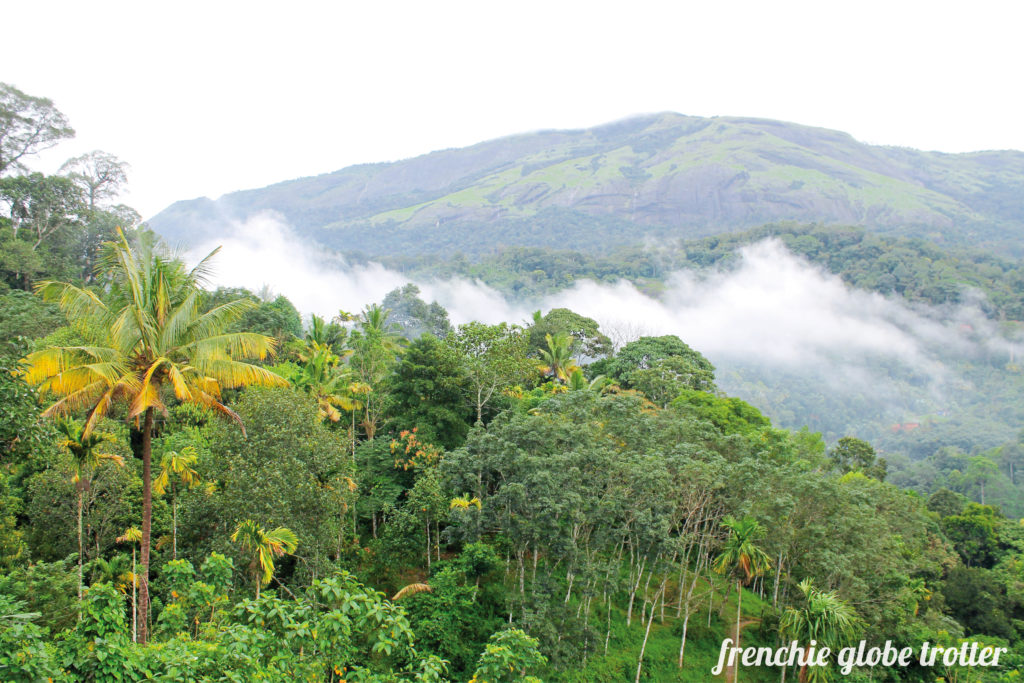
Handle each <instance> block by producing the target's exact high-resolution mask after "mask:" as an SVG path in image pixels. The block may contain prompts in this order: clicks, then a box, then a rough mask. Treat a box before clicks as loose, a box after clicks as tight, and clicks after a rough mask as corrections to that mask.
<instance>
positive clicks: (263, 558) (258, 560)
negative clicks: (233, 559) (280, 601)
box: [231, 519, 299, 600]
mask: <svg viewBox="0 0 1024 683" xmlns="http://www.w3.org/2000/svg"><path fill="white" fill-rule="evenodd" d="M231 540H232V542H234V543H238V544H239V545H241V546H242V550H245V551H248V552H250V553H252V560H250V562H249V574H250V575H252V578H253V580H254V581H255V582H256V599H257V600H259V599H260V587H261V586H265V585H267V584H268V583H270V579H272V578H273V577H274V558H275V557H282V556H283V555H291V554H292V553H294V552H295V549H296V548H297V547H298V546H299V539H298V538H296V537H295V533H294V532H293V531H292V530H291V529H288V528H286V527H283V526H280V527H278V528H276V529H274V530H273V531H265V530H264V529H263V527H261V526H259V525H258V524H256V522H254V521H252V520H251V519H247V520H245V521H244V522H242V523H241V524H239V525H238V528H237V529H235V533H233V534H231Z"/></svg>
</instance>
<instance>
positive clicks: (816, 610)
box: [779, 578, 859, 683]
mask: <svg viewBox="0 0 1024 683" xmlns="http://www.w3.org/2000/svg"><path fill="white" fill-rule="evenodd" d="M797 587H798V588H799V589H800V592H801V593H803V596H804V605H803V606H802V607H800V608H799V609H796V608H793V607H789V608H787V609H786V611H785V612H784V613H783V615H782V619H781V620H780V622H779V632H780V633H781V634H782V636H783V637H784V638H785V639H786V640H790V639H792V640H796V641H797V642H798V643H803V644H804V645H805V646H806V645H808V644H810V642H811V641H812V640H815V641H817V642H818V647H819V648H823V647H827V648H830V649H831V650H832V651H833V652H837V651H838V650H839V649H840V648H842V647H843V646H844V645H845V644H846V643H847V642H848V641H850V640H851V639H852V638H853V636H854V634H855V632H856V630H857V626H858V623H859V620H858V618H857V612H856V611H855V610H854V609H853V607H851V606H850V605H848V604H847V603H846V602H844V601H843V600H841V599H840V598H839V596H838V594H837V593H836V592H835V591H828V592H825V591H820V590H818V589H816V588H815V587H814V583H813V582H812V581H811V579H809V578H808V579H804V580H803V581H801V582H800V583H799V584H798V585H797ZM828 677H829V670H828V669H827V668H825V667H810V668H809V667H807V666H806V665H805V666H803V667H802V668H801V669H800V683H806V682H807V681H824V680H828Z"/></svg>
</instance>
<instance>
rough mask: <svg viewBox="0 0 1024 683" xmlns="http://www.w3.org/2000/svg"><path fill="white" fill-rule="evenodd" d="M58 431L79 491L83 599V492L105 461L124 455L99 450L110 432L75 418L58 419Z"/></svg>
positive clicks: (119, 459)
mask: <svg viewBox="0 0 1024 683" xmlns="http://www.w3.org/2000/svg"><path fill="white" fill-rule="evenodd" d="M57 431H59V432H60V433H61V434H63V435H64V439H63V440H61V442H60V445H61V446H63V447H64V448H65V449H67V451H68V453H70V454H71V457H72V458H74V461H75V476H73V477H72V478H71V481H72V482H73V483H74V485H75V489H76V490H77V491H78V601H79V602H81V601H82V508H83V500H84V497H85V492H86V491H87V490H89V488H90V487H91V486H92V475H93V473H94V472H95V471H96V469H97V468H98V467H99V466H100V465H102V464H103V463H105V462H110V463H113V464H115V465H117V466H118V467H121V466H123V465H124V458H123V457H121V456H120V455H111V454H110V453H98V452H97V449H98V448H99V446H100V444H102V443H109V442H111V441H115V440H116V439H115V438H114V435H113V434H108V433H106V432H92V433H91V434H86V433H85V427H84V426H82V425H81V424H80V423H78V422H76V421H74V420H60V421H59V422H58V423H57Z"/></svg>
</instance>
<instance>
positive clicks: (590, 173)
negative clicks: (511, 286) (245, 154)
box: [150, 113, 1024, 255]
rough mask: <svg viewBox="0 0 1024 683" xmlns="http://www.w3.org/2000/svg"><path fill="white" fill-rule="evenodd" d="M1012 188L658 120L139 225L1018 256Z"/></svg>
mask: <svg viewBox="0 0 1024 683" xmlns="http://www.w3.org/2000/svg"><path fill="white" fill-rule="evenodd" d="M1022 189H1024V153H1021V152H1015V151H1002V152H976V153H970V154H943V153H937V152H922V151H917V150H913V149H907V148H896V147H878V146H872V145H866V144H863V143H860V142H858V141H856V140H855V139H853V138H852V137H851V136H850V135H848V134H846V133H842V132H838V131H832V130H826V129H822V128H812V127H808V126H801V125H797V124H793V123H785V122H781V121H771V120H766V119H751V118H734V117H716V118H700V117H692V116H682V115H679V114H674V113H666V114H659V115H651V116H643V117H638V118H633V119H629V120H625V121H621V122H617V123H612V124H608V125H604V126H599V127H596V128H591V129H586V130H573V131H544V132H536V133H528V134H523V135H516V136H512V137H507V138H501V139H498V140H492V141H489V142H483V143H480V144H477V145H474V146H472V147H467V148H463V149H451V150H445V151H439V152H434V153H431V154H427V155H424V156H420V157H417V158H414V159H408V160H404V161H398V162H394V163H381V164H369V165H359V166H351V167H348V168H345V169H342V170H340V171H336V172H334V173H329V174H325V175H320V176H315V177H308V178H299V179H296V180H289V181H286V182H282V183H278V184H276V185H271V186H269V187H266V188H262V189H256V190H246V191H242V192H235V193H231V194H228V195H225V196H224V197H221V198H220V199H218V200H215V201H214V200H210V199H206V198H202V199H194V200H190V201H182V202H177V203H175V204H174V205H172V206H170V207H169V208H167V209H165V210H164V211H163V212H161V213H160V214H158V215H157V216H156V217H154V218H153V219H152V220H151V221H150V225H151V226H152V227H153V228H154V229H155V230H156V231H157V232H159V233H161V234H162V235H164V236H165V237H166V238H168V239H169V240H170V241H171V242H181V241H183V242H186V243H187V242H189V241H192V240H195V239H196V238H197V237H198V236H200V235H206V234H209V233H213V234H217V233H218V232H220V231H221V230H222V229H223V226H224V222H225V221H226V220H229V219H244V218H245V217H246V216H249V215H251V214H253V213H255V212H259V211H263V210H273V211H277V212H279V213H281V214H282V215H283V216H284V217H285V218H286V219H287V221H288V222H289V223H290V224H291V225H292V226H293V227H294V228H295V229H297V230H298V231H299V232H300V234H302V235H303V236H306V237H308V238H311V239H314V240H316V241H319V242H321V243H323V244H325V245H327V246H330V247H334V248H337V249H343V250H357V251H363V252H366V253H368V254H371V255H376V254H392V255H394V254H403V253H408V252H410V251H413V250H415V251H416V252H418V253H419V252H423V251H456V250H458V251H461V252H464V253H467V254H473V253H480V252H488V251H493V250H494V249H495V248H497V247H500V246H513V245H514V246H558V247H561V248H566V247H572V248H576V249H585V250H600V249H604V248H606V247H608V246H610V245H618V244H629V243H636V242H638V241H640V240H641V239H642V238H643V237H644V236H655V237H657V236H664V235H672V236H675V237H688V238H693V237H701V236H705V235H712V234H718V233H721V232H727V231H733V230H739V229H743V228H748V227H752V226H756V225H761V224H764V223H766V222H772V221H779V220H796V221H815V222H820V223H825V224H832V223H841V224H844V225H860V226H864V227H867V228H870V229H877V230H881V231H886V232H892V233H896V234H902V235H915V236H924V237H929V238H931V239H933V240H936V241H944V242H947V243H950V242H952V243H970V244H975V245H978V244H984V245H988V246H994V247H1000V248H1010V249H1015V250H1017V251H1019V250H1020V244H1021V243H1022V241H1021V239H1020V238H1021V236H1022V235H1024V192H1022V191H1021V190H1022Z"/></svg>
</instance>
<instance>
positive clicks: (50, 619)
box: [0, 556, 78, 633]
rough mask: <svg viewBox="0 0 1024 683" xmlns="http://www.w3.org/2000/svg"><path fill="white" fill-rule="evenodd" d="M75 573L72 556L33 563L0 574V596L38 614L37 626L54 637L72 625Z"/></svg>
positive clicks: (76, 604)
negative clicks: (54, 560) (19, 603)
mask: <svg viewBox="0 0 1024 683" xmlns="http://www.w3.org/2000/svg"><path fill="white" fill-rule="evenodd" d="M77 586H78V573H77V571H76V569H75V563H74V558H73V556H71V557H68V558H67V559H66V560H64V561H61V562H36V563H34V564H30V565H27V566H22V567H16V568H15V569H14V570H12V571H10V572H7V573H4V574H0V595H6V596H9V597H10V598H13V599H14V600H16V601H20V602H24V603H25V605H26V606H27V609H28V610H29V611H30V612H34V613H38V614H39V615H40V617H39V618H38V619H36V620H35V621H37V622H38V623H39V625H40V626H41V627H43V628H46V629H48V630H49V631H50V632H51V633H56V632H57V631H60V630H61V629H64V628H67V627H69V626H71V625H72V624H74V623H75V620H76V619H77V616H78V601H77V599H76V592H77Z"/></svg>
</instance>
